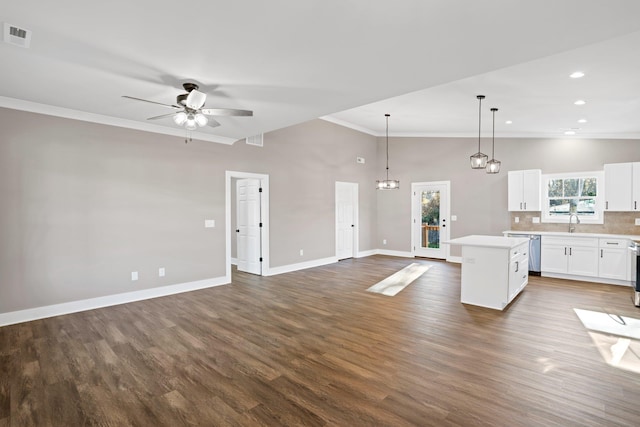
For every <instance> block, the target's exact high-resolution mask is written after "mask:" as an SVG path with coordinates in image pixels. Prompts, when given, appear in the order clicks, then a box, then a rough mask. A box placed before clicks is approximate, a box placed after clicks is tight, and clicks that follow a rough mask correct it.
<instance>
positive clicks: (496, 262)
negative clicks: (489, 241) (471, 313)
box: [460, 246, 509, 310]
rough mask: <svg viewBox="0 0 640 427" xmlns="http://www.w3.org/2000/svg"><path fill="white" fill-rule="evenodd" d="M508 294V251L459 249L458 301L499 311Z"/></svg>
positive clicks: (467, 247) (474, 247)
mask: <svg viewBox="0 0 640 427" xmlns="http://www.w3.org/2000/svg"><path fill="white" fill-rule="evenodd" d="M508 292H509V249H508V248H490V247H479V246H462V281H461V286H460V301H461V302H462V303H464V304H472V305H478V306H481V307H488V308H493V309H496V310H502V309H503V308H504V307H505V306H506V305H507V301H508Z"/></svg>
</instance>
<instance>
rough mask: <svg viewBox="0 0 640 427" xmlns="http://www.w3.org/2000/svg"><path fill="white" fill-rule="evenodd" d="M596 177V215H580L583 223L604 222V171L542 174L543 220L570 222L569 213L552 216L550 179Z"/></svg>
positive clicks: (548, 221)
mask: <svg viewBox="0 0 640 427" xmlns="http://www.w3.org/2000/svg"><path fill="white" fill-rule="evenodd" d="M583 178H596V196H595V200H596V204H595V209H594V216H579V218H580V223H581V224H604V199H605V195H604V171H592V172H566V173H550V174H543V175H542V186H541V189H540V190H541V192H542V218H541V221H542V222H546V223H556V224H568V223H569V215H566V216H551V214H550V213H549V181H550V180H554V179H563V180H564V179H583ZM567 198H571V197H567Z"/></svg>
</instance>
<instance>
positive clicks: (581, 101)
mask: <svg viewBox="0 0 640 427" xmlns="http://www.w3.org/2000/svg"><path fill="white" fill-rule="evenodd" d="M586 103H587V101H583V100H582V99H578V100H577V101H576V102H574V104H575V105H584V104H586Z"/></svg>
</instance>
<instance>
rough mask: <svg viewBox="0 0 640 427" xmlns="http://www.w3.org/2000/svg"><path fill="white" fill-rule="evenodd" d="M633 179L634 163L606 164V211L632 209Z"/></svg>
mask: <svg viewBox="0 0 640 427" xmlns="http://www.w3.org/2000/svg"><path fill="white" fill-rule="evenodd" d="M632 180H633V163H614V164H609V165H604V191H605V205H604V209H605V210H606V211H630V210H632V209H631V208H632V205H633V204H632V201H631V199H632V191H631V183H632Z"/></svg>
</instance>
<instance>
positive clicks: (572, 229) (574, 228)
mask: <svg viewBox="0 0 640 427" xmlns="http://www.w3.org/2000/svg"><path fill="white" fill-rule="evenodd" d="M574 216H575V217H576V224H580V218H578V214H575V213H572V214H571V215H569V233H573V232H574V231H575V230H576V227H575V226H573V227H572V226H571V219H572V218H573V217H574Z"/></svg>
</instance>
